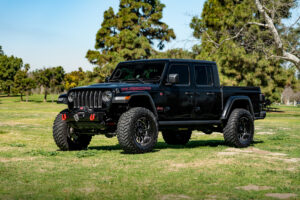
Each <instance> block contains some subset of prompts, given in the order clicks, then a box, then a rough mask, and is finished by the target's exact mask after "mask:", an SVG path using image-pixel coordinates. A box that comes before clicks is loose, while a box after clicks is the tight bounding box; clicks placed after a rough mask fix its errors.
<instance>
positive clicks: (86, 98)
mask: <svg viewBox="0 0 300 200" xmlns="http://www.w3.org/2000/svg"><path fill="white" fill-rule="evenodd" d="M74 93H75V95H74V108H80V107H84V106H87V107H89V108H102V92H101V91H100V90H82V91H81V90H75V91H74Z"/></svg>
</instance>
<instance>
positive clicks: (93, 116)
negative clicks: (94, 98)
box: [61, 109, 108, 130]
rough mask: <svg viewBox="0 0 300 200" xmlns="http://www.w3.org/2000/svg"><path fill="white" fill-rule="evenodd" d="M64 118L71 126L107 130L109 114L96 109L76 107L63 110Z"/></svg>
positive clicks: (82, 128)
mask: <svg viewBox="0 0 300 200" xmlns="http://www.w3.org/2000/svg"><path fill="white" fill-rule="evenodd" d="M61 114H62V119H63V120H65V121H66V122H67V123H68V124H69V126H70V127H72V128H75V129H81V130H92V129H98V130H105V129H106V128H107V123H108V120H107V116H106V113H105V112H99V111H94V110H92V109H76V110H72V111H63V112H61Z"/></svg>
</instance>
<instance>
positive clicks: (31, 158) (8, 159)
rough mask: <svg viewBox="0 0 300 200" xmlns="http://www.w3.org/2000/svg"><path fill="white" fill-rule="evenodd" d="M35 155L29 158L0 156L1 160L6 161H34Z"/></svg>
mask: <svg viewBox="0 0 300 200" xmlns="http://www.w3.org/2000/svg"><path fill="white" fill-rule="evenodd" d="M34 159H35V158H34V157H28V158H0V162H2V163H6V162H18V161H32V160H34Z"/></svg>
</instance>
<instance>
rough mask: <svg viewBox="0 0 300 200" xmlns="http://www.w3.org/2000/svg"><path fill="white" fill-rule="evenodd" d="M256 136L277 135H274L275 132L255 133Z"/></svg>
mask: <svg viewBox="0 0 300 200" xmlns="http://www.w3.org/2000/svg"><path fill="white" fill-rule="evenodd" d="M255 134H256V135H273V134H275V133H273V132H257V133H255Z"/></svg>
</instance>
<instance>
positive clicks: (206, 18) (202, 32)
mask: <svg viewBox="0 0 300 200" xmlns="http://www.w3.org/2000/svg"><path fill="white" fill-rule="evenodd" d="M275 1H276V0H275ZM285 1H290V2H292V1H293V0H285ZM291 7H292V5H291ZM285 17H288V12H283V13H278V14H277V16H276V21H277V22H278V23H279V22H280V21H281V19H283V18H285ZM274 19H275V18H274ZM260 20H261V16H260V13H259V12H258V11H257V9H256V5H255V2H254V0H240V1H237V0H234V1H232V0H207V1H206V2H205V4H204V8H203V11H202V15H201V18H199V17H194V18H193V19H192V22H191V24H190V26H191V28H193V29H194V36H195V37H196V38H198V39H201V44H200V45H196V46H195V47H194V49H196V50H197V52H199V55H198V56H196V58H197V59H208V60H214V61H216V62H217V63H218V65H219V70H220V74H221V82H222V84H224V85H236V86H261V87H262V91H263V92H264V93H266V95H267V96H268V97H269V99H270V100H271V101H278V100H280V94H281V92H282V90H283V88H284V87H285V86H286V85H293V84H295V76H294V73H295V72H294V70H292V69H288V70H287V69H286V68H285V67H283V62H282V61H278V60H275V59H270V58H269V57H268V56H266V51H265V46H270V47H269V48H273V50H274V51H275V48H274V46H272V44H273V37H272V35H271V34H270V32H269V29H268V28H267V27H263V26H258V25H257V24H260V23H261V21H260ZM266 44H268V45H266Z"/></svg>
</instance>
